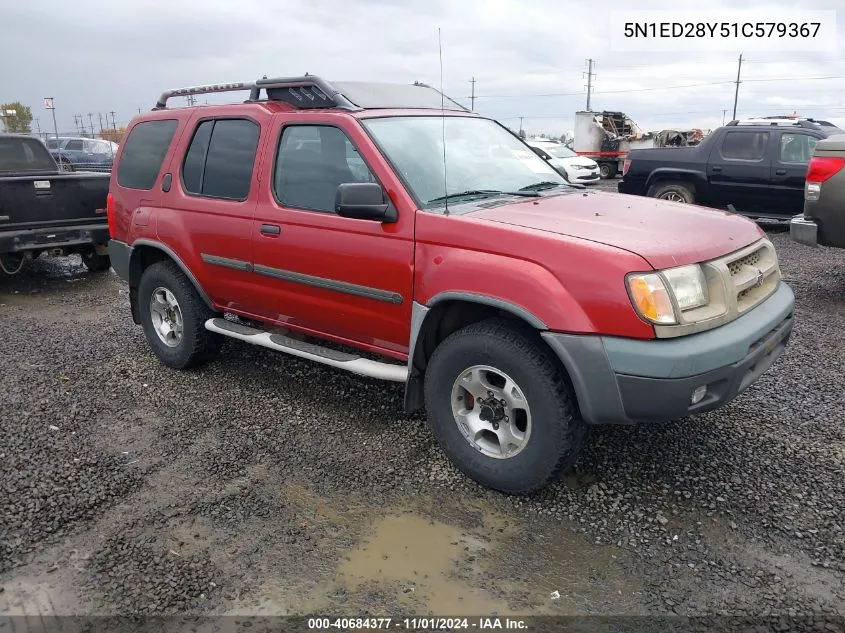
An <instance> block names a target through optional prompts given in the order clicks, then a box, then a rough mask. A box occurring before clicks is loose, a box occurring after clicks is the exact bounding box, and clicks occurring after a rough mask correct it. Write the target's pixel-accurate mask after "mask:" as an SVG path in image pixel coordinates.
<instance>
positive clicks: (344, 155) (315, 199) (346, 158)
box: [273, 125, 376, 213]
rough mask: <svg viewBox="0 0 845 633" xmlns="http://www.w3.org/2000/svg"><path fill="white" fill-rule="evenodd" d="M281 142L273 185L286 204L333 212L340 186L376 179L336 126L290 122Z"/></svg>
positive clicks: (286, 205)
mask: <svg viewBox="0 0 845 633" xmlns="http://www.w3.org/2000/svg"><path fill="white" fill-rule="evenodd" d="M279 143H280V144H279V152H278V157H277V158H276V171H275V175H274V178H273V187H274V191H275V192H276V198H277V199H278V201H279V203H280V204H281V205H283V206H285V207H291V208H294V209H309V210H312V211H324V212H327V213H333V212H334V200H335V194H336V193H337V188H338V186H340V185H341V184H343V183H345V182H376V179H375V176H373V174H372V172H371V171H370V169H369V168H368V167H367V164H366V163H365V162H364V159H363V158H361V156H360V154H359V153H358V150H356V149H355V146H354V145H353V144H352V142H351V141H350V140H349V138H348V137H347V136H346V134H344V133H343V132H342V131H341V130H339V129H338V128H336V127H330V126H325V125H322V126H320V125H295V126H290V127H287V128H285V130H284V132H283V133H282V138H281V140H280V142H279Z"/></svg>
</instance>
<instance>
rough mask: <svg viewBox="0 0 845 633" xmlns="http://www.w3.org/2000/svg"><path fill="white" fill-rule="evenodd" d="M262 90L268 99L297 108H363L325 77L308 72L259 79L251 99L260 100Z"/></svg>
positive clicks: (250, 95) (253, 88) (251, 93)
mask: <svg viewBox="0 0 845 633" xmlns="http://www.w3.org/2000/svg"><path fill="white" fill-rule="evenodd" d="M262 90H264V91H265V92H266V93H267V98H268V99H271V100H273V101H284V102H285V103H288V104H290V105H292V106H294V107H296V108H303V109H310V108H341V109H343V110H360V109H361V108H359V107H358V106H356V105H355V104H354V103H352V102H351V101H350V100H349V99H347V98H346V97H345V96H343V94H341V92H340V90H338V89H337V88H335V87H334V86H332V85H331V84H330V83H329V82H327V81H326V80H325V79H322V78H320V77H317V76H316V75H309V74H308V73H306V74H305V75H304V76H302V77H281V78H275V79H259V80H258V81H256V82H255V83H254V84H253V85H252V89H251V90H250V94H249V100H250V101H258V100H259V98H260V96H261V91H262Z"/></svg>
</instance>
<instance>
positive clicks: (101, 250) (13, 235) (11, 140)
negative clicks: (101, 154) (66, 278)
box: [0, 134, 110, 274]
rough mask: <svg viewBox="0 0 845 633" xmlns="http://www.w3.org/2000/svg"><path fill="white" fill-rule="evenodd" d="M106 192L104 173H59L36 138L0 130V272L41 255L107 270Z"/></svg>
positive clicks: (10, 271)
mask: <svg viewBox="0 0 845 633" xmlns="http://www.w3.org/2000/svg"><path fill="white" fill-rule="evenodd" d="M108 190H109V175H108V174H100V173H65V172H62V171H61V170H60V169H59V167H58V165H57V164H56V161H55V160H53V158H52V156H50V153H49V152H48V151H47V148H46V147H45V146H44V144H43V143H42V142H41V141H39V140H38V139H36V138H33V137H31V136H25V135H15V134H0V270H2V271H3V272H4V273H6V274H15V273H17V272H19V271H20V270H21V268H22V267H23V264H24V261H25V260H26V259H31V258H34V257H38V256H39V255H41V253H49V254H51V255H57V256H58V255H70V254H73V253H77V254H79V255H80V256H81V257H82V261H83V263H84V264H85V265H86V266H87V267H88V269H89V270H90V271H101V270H107V269H108V268H109V265H110V263H109V255H108V241H109V234H108V224H107V222H106V217H105V207H106V197H107V196H108Z"/></svg>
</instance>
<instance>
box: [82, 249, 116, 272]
mask: <svg viewBox="0 0 845 633" xmlns="http://www.w3.org/2000/svg"><path fill="white" fill-rule="evenodd" d="M81 257H82V263H83V264H85V267H86V268H87V269H88V271H89V272H92V273H98V272H102V271H104V270H108V269H109V268H111V259H109V256H108V255H100V254H99V253H98V252H97V251H89V252H87V253H82V254H81Z"/></svg>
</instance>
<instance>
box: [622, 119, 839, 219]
mask: <svg viewBox="0 0 845 633" xmlns="http://www.w3.org/2000/svg"><path fill="white" fill-rule="evenodd" d="M837 132H841V131H840V130H838V129H837V128H835V127H833V126H828V125H820V123H819V122H816V121H813V120H810V119H801V120H795V119H780V118H768V119H747V120H744V121H731V122H730V123H728V124H727V125H725V126H723V127H720V128H718V129H716V130H714V131H713V132H712V133H711V134H709V135H708V136H706V137H705V138H704V140H702V142H701V143H700V144H699V145H697V146H694V147H673V148H667V149H637V150H631V152H630V153H629V154H628V158H627V160H626V161H625V163H624V165H623V168H622V180H621V181H620V182H619V185H618V191H619V192H620V193H628V194H633V195H639V196H650V197H653V198H662V199H664V200H673V201H676V202H686V203H688V204H692V203H695V204H700V205H703V206H708V207H715V208H719V209H729V210H731V211H734V212H736V213H741V214H743V215H747V216H749V217H753V218H775V219H789V218H792V217H793V216H794V215H796V214H798V213H801V211H802V210H803V208H804V180H805V177H806V175H807V166H808V164H809V162H810V158H811V157H812V155H813V150H814V148H815V146H816V143H817V142H818V141H819V140H821V139H824V138H827V137H828V136H830V135H831V134H834V133H837Z"/></svg>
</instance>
